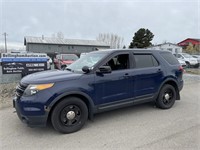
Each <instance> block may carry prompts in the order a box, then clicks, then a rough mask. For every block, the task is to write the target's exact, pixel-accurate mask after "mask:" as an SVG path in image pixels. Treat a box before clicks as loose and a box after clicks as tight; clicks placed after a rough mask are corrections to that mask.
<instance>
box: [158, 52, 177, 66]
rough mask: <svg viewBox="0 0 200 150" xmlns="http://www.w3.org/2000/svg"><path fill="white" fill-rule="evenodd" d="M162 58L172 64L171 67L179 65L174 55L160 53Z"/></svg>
mask: <svg viewBox="0 0 200 150" xmlns="http://www.w3.org/2000/svg"><path fill="white" fill-rule="evenodd" d="M160 54H161V56H162V57H163V58H164V59H165V60H166V61H167V62H168V63H169V64H170V65H177V64H179V62H178V60H177V59H176V57H175V56H174V55H172V54H171V53H160Z"/></svg>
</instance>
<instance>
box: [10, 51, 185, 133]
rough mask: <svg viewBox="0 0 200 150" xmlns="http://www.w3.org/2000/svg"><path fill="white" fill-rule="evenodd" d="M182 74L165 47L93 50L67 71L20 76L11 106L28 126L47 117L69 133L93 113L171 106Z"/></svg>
mask: <svg viewBox="0 0 200 150" xmlns="http://www.w3.org/2000/svg"><path fill="white" fill-rule="evenodd" d="M182 75H183V68H182V66H181V65H180V63H179V62H178V60H177V59H176V58H175V57H174V56H173V55H172V54H171V53H170V52H168V51H160V50H102V51H95V52H91V53H88V54H87V55H86V56H84V57H83V58H80V59H78V60H77V61H76V62H74V63H73V64H71V65H69V66H68V67H67V68H66V70H49V71H44V72H40V73H35V74H31V75H28V76H26V77H24V78H23V79H22V80H21V81H20V83H19V85H18V86H17V88H16V96H15V97H14V99H13V106H14V107H15V109H16V111H17V114H18V117H19V118H20V119H21V120H22V122H24V123H26V124H28V126H31V127H34V126H45V125H46V123H47V120H48V118H49V119H50V121H51V123H52V125H53V127H54V128H55V130H57V131H59V132H61V133H72V132H75V131H78V130H79V129H81V128H82V127H83V125H84V124H85V122H86V121H87V119H88V118H89V119H93V117H94V114H96V113H100V112H104V111H108V110H113V109H118V108H121V107H125V106H131V105H136V104H139V103H145V102H154V103H155V104H156V106H157V107H159V108H161V109H169V108H171V107H172V106H173V105H174V103H175V100H180V93H179V91H180V90H181V89H182V88H183V79H182ZM152 118H154V117H152Z"/></svg>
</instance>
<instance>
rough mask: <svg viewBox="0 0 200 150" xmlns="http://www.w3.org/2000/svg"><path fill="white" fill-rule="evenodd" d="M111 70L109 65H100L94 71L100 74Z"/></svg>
mask: <svg viewBox="0 0 200 150" xmlns="http://www.w3.org/2000/svg"><path fill="white" fill-rule="evenodd" d="M111 72H112V69H111V67H110V66H101V67H99V69H97V71H96V73H102V74H106V73H111Z"/></svg>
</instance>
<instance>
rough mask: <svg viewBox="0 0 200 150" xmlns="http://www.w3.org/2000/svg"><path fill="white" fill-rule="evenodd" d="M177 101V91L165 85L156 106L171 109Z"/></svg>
mask: <svg viewBox="0 0 200 150" xmlns="http://www.w3.org/2000/svg"><path fill="white" fill-rule="evenodd" d="M175 100H176V91H175V88H174V87H173V86H172V85H169V84H165V85H164V86H163V87H162V89H161V90H160V93H159V96H158V98H157V100H156V105H157V107H159V108H162V109H169V108H171V107H172V106H173V105H174V103H175Z"/></svg>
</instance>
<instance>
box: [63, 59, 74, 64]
mask: <svg viewBox="0 0 200 150" xmlns="http://www.w3.org/2000/svg"><path fill="white" fill-rule="evenodd" d="M73 62H74V61H72V60H63V61H62V63H63V64H71V63H73Z"/></svg>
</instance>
